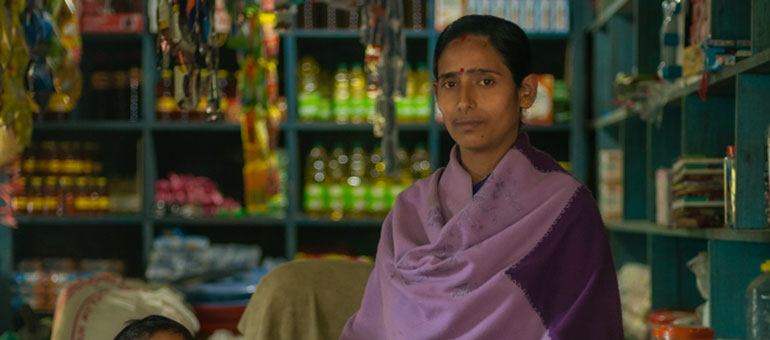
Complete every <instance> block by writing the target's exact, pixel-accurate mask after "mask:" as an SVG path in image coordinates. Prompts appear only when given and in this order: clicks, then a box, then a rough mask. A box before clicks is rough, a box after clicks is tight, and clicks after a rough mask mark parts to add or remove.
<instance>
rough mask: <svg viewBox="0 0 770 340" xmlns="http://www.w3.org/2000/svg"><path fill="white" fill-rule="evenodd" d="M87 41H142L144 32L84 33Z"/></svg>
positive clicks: (84, 38)
mask: <svg viewBox="0 0 770 340" xmlns="http://www.w3.org/2000/svg"><path fill="white" fill-rule="evenodd" d="M82 38H83V42H85V43H90V42H93V43H99V44H101V43H105V42H113V43H114V42H137V43H138V42H141V41H142V33H83V36H82Z"/></svg>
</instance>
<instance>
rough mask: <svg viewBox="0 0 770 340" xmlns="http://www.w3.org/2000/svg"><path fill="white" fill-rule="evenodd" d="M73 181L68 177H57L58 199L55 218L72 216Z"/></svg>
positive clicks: (73, 200) (73, 212) (74, 212)
mask: <svg viewBox="0 0 770 340" xmlns="http://www.w3.org/2000/svg"><path fill="white" fill-rule="evenodd" d="M75 194H76V192H75V180H74V178H73V177H70V176H62V177H59V199H58V202H57V203H58V205H57V208H56V215H57V216H72V215H75V214H76V213H77V210H76V209H75Z"/></svg>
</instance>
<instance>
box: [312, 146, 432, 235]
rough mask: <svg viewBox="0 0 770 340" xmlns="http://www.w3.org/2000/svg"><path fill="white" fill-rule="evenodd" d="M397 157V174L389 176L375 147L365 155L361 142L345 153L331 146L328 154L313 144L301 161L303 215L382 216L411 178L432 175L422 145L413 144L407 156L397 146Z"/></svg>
mask: <svg viewBox="0 0 770 340" xmlns="http://www.w3.org/2000/svg"><path fill="white" fill-rule="evenodd" d="M397 158H398V160H399V170H398V171H397V173H398V175H397V177H391V176H388V175H387V174H386V173H385V162H384V159H383V157H382V149H381V148H380V147H379V146H378V147H375V148H374V149H373V150H372V151H371V152H367V150H366V149H365V148H364V147H363V144H361V143H354V144H353V145H352V148H351V149H350V150H346V148H345V146H344V144H342V143H336V144H334V147H333V148H332V151H331V153H327V151H326V149H325V148H324V146H323V143H320V142H316V143H315V144H314V145H313V147H312V148H311V149H310V151H309V153H308V154H307V157H306V158H305V173H304V183H305V184H304V185H305V190H304V195H303V209H304V212H305V214H307V216H308V217H312V218H322V217H330V218H331V219H333V220H339V219H342V218H367V217H376V218H381V217H383V216H385V214H387V212H388V211H390V208H392V206H393V202H394V201H395V199H396V197H397V196H398V194H399V193H400V192H401V191H402V190H404V189H405V188H406V187H407V186H409V185H410V184H412V181H413V179H419V178H424V177H427V176H430V174H431V171H432V167H431V164H430V155H429V154H428V152H427V150H426V149H425V146H424V144H419V143H418V144H416V145H415V148H414V152H413V153H412V154H411V155H410V154H409V153H408V152H407V150H406V149H405V148H404V147H403V146H402V147H401V148H399V150H398V152H397Z"/></svg>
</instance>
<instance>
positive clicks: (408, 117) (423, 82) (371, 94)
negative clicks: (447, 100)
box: [299, 56, 432, 124]
mask: <svg viewBox="0 0 770 340" xmlns="http://www.w3.org/2000/svg"><path fill="white" fill-rule="evenodd" d="M299 78H300V79H299V86H300V88H299V119H300V120H301V121H321V122H323V121H327V122H328V121H334V122H336V123H339V124H347V123H353V124H361V123H371V122H372V120H373V118H374V113H375V110H376V102H377V90H376V89H372V88H367V80H366V75H365V74H364V70H363V67H362V65H361V63H353V64H351V67H350V68H348V66H347V64H344V63H341V64H339V65H338V67H337V70H336V71H335V73H334V74H333V76H332V75H331V74H330V73H329V72H328V71H326V70H322V69H321V68H320V67H319V66H318V63H317V62H316V61H315V60H314V59H313V58H312V57H310V56H306V57H303V58H302V59H301V60H300V65H299ZM431 91H432V89H431V83H430V75H429V74H428V69H427V67H426V65H425V64H424V63H420V64H418V65H417V67H415V68H412V69H411V70H409V72H408V73H407V93H406V97H405V98H400V99H398V100H397V102H396V108H397V119H398V121H399V122H402V123H425V122H428V121H430V118H431V117H430V115H431V107H430V97H431Z"/></svg>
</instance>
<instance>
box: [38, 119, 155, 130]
mask: <svg viewBox="0 0 770 340" xmlns="http://www.w3.org/2000/svg"><path fill="white" fill-rule="evenodd" d="M142 127H143V124H142V123H141V122H130V121H62V122H35V123H34V125H33V127H32V130H33V131H116V132H117V131H141V130H142Z"/></svg>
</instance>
